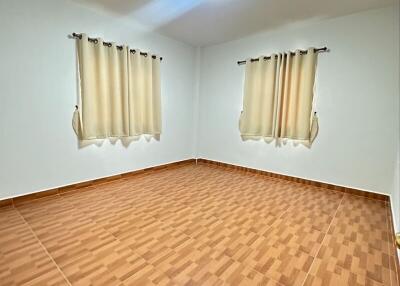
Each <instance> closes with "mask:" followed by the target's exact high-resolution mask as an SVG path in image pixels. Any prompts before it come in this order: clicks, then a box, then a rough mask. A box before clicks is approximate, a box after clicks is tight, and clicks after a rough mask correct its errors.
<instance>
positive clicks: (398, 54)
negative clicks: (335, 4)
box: [392, 0, 400, 231]
mask: <svg viewBox="0 0 400 286" xmlns="http://www.w3.org/2000/svg"><path fill="white" fill-rule="evenodd" d="M393 17H394V20H393V26H394V39H393V46H394V51H395V55H394V63H395V72H394V74H393V77H394V80H395V83H396V85H395V96H396V98H397V108H398V109H397V112H398V118H397V132H398V133H397V135H398V142H397V162H396V165H395V173H394V183H393V185H394V191H393V195H392V205H393V212H394V214H393V216H394V223H395V227H396V230H397V231H400V225H399V223H400V1H399V0H394V9H393Z"/></svg>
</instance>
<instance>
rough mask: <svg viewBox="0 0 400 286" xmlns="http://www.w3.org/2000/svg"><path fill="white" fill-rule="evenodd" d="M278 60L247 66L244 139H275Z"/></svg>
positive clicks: (258, 62)
mask: <svg viewBox="0 0 400 286" xmlns="http://www.w3.org/2000/svg"><path fill="white" fill-rule="evenodd" d="M276 70H277V60H276V59H275V57H272V59H271V60H269V61H265V60H263V59H262V58H260V59H259V61H257V62H253V63H250V60H249V61H248V64H246V77H245V84H244V86H245V87H244V89H245V96H244V100H243V112H242V114H241V117H240V122H239V128H240V131H241V134H242V137H243V138H244V139H253V138H255V137H260V136H261V137H265V138H269V137H271V138H272V137H273V130H274V126H273V119H274V113H275V108H274V106H275V104H276V95H275V85H276V82H275V73H276Z"/></svg>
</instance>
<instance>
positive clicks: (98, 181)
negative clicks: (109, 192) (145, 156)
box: [0, 158, 390, 208]
mask: <svg viewBox="0 0 400 286" xmlns="http://www.w3.org/2000/svg"><path fill="white" fill-rule="evenodd" d="M194 162H198V163H200V164H210V165H215V166H222V167H225V168H230V169H236V170H241V171H245V172H250V173H255V174H261V175H266V176H269V177H273V178H279V179H284V180H289V181H292V182H297V183H302V184H306V185H311V186H316V187H322V188H326V189H330V190H335V191H339V192H344V193H348V194H352V195H357V196H362V197H367V198H371V199H376V200H381V201H385V202H389V201H390V197H389V196H387V195H384V194H377V193H372V192H367V191H363V190H358V189H353V188H348V187H342V186H337V185H333V184H328V183H322V182H318V181H312V180H307V179H302V178H297V177H292V176H287V175H281V174H276V173H272V172H268V171H262V170H258V169H253V168H248V167H242V166H237V165H232V164H228V163H223V162H218V161H212V160H207V159H201V158H200V159H188V160H183V161H178V162H173V163H169V164H164V165H159V166H155V167H150V168H145V169H140V170H136V171H132V172H127V173H122V174H118V175H114V176H109V177H104V178H100V179H95V180H90V181H85V182H81V183H77V184H71V185H67V186H63V187H59V188H55V189H50V190H45V191H41V192H37V193H32V194H28V195H23V196H19V197H15V198H10V199H5V200H0V208H1V207H7V206H14V205H18V204H22V203H26V202H29V201H32V200H35V199H40V198H44V197H50V196H56V195H61V194H65V193H67V192H71V191H76V190H80V189H83V188H86V187H94V186H96V185H98V184H103V183H106V182H110V181H114V180H120V179H123V178H126V177H131V176H135V175H139V174H146V173H148V172H151V171H156V170H161V169H168V168H173V167H176V166H179V165H183V164H192V163H194Z"/></svg>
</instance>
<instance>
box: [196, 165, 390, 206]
mask: <svg viewBox="0 0 400 286" xmlns="http://www.w3.org/2000/svg"><path fill="white" fill-rule="evenodd" d="M197 162H198V163H203V164H211V165H216V166H223V167H226V168H230V169H236V170H241V171H245V172H250V173H255V174H261V175H266V176H269V177H273V178H278V179H283V180H288V181H292V182H296V183H301V184H306V185H311V186H315V187H321V188H326V189H329V190H335V191H339V192H343V193H348V194H352V195H356V196H362V197H367V198H370V199H375V200H380V201H385V202H389V201H390V197H389V196H388V195H384V194H377V193H372V192H368V191H363V190H358V189H353V188H348V187H342V186H337V185H333V184H328V183H322V182H318V181H312V180H307V179H302V178H297V177H292V176H288V175H281V174H277V173H272V172H268V171H262V170H258V169H252V168H248V167H242V166H237V165H232V164H228V163H223V162H218V161H212V160H207V159H197Z"/></svg>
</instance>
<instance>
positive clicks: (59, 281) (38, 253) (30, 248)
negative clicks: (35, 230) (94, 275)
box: [0, 208, 68, 285]
mask: <svg viewBox="0 0 400 286" xmlns="http://www.w3.org/2000/svg"><path fill="white" fill-rule="evenodd" d="M0 284H1V285H22V284H24V285H68V283H67V281H66V280H65V279H64V277H63V276H62V274H61V272H60V271H59V270H58V268H57V265H56V264H55V263H54V262H53V261H52V259H51V258H50V257H49V256H48V255H47V253H46V251H45V250H44V249H43V247H42V246H41V244H40V242H39V241H38V240H37V239H36V238H35V236H34V235H33V234H32V232H31V230H30V228H29V226H28V225H27V224H26V223H25V222H24V221H23V219H22V218H21V216H20V215H19V214H18V212H17V211H16V210H15V209H11V208H10V209H2V210H0Z"/></svg>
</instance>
